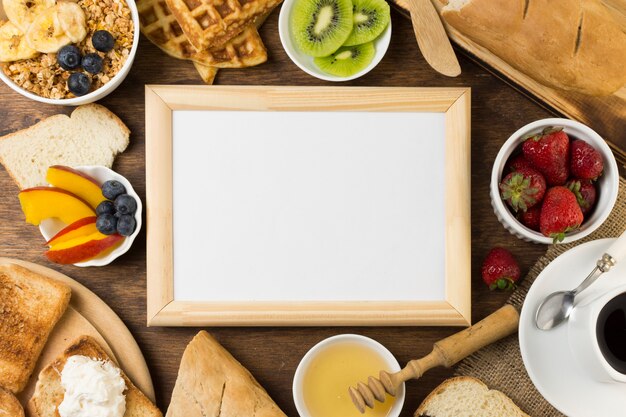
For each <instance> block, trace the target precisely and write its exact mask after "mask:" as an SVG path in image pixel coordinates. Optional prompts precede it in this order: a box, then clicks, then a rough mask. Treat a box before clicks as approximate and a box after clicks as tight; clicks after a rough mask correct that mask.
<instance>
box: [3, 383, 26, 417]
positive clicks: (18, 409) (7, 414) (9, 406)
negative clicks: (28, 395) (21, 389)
mask: <svg viewBox="0 0 626 417" xmlns="http://www.w3.org/2000/svg"><path fill="white" fill-rule="evenodd" d="M0 417H24V409H23V408H22V405H21V404H20V403H19V401H17V398H15V395H13V394H12V393H11V392H9V391H7V390H5V389H3V388H0Z"/></svg>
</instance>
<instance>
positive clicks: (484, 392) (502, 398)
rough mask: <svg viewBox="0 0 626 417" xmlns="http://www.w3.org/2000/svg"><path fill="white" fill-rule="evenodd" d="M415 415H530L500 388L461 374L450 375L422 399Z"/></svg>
mask: <svg viewBox="0 0 626 417" xmlns="http://www.w3.org/2000/svg"><path fill="white" fill-rule="evenodd" d="M415 417H530V416H529V415H528V414H526V413H524V412H523V411H522V410H520V409H519V407H518V406H516V405H515V404H514V403H513V401H511V399H510V398H509V397H507V396H506V395H504V394H503V393H501V392H500V391H496V390H490V389H489V388H488V387H487V386H486V385H485V384H483V382H482V381H480V380H478V379H476V378H472V377H468V376H460V377H456V378H450V379H448V380H446V381H444V382H443V383H442V384H441V385H439V386H438V387H437V388H435V389H434V390H433V392H431V393H430V394H429V395H428V397H426V399H425V400H424V401H423V402H422V404H421V405H420V406H419V408H418V409H417V411H416V412H415Z"/></svg>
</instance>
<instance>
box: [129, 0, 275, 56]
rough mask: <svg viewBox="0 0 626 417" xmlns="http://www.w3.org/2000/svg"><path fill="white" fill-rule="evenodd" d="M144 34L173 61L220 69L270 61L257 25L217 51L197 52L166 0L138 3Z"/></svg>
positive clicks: (147, 0) (148, 0) (144, 0)
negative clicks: (186, 61)
mask: <svg viewBox="0 0 626 417" xmlns="http://www.w3.org/2000/svg"><path fill="white" fill-rule="evenodd" d="M137 8H138V9H139V21H140V25H141V32H142V33H143V34H144V35H145V36H146V37H147V38H148V39H149V40H150V41H151V42H152V43H154V44H155V45H156V46H158V47H159V48H161V49H162V50H163V51H164V52H165V53H167V54H168V55H170V56H173V57H174V58H179V59H187V60H191V61H194V62H196V63H198V64H202V65H204V66H211V67H219V68H242V67H250V66H254V65H258V64H261V63H263V62H265V61H266V60H267V51H266V50H265V46H264V45H263V41H262V40H261V36H260V35H259V32H258V31H257V30H256V28H255V27H254V26H250V27H247V28H245V29H244V31H243V32H242V33H241V34H240V35H238V36H237V37H236V38H234V39H232V40H230V41H229V42H228V43H226V44H225V45H224V46H223V47H221V48H216V49H215V50H212V51H209V50H206V49H205V50H197V49H196V48H195V47H194V46H193V45H191V43H190V42H189V40H188V38H187V37H186V36H185V34H184V33H183V31H182V29H181V27H180V25H179V24H178V22H177V21H176V19H175V18H174V16H173V15H172V13H171V12H170V10H169V8H168V7H167V5H166V3H165V0H139V1H137Z"/></svg>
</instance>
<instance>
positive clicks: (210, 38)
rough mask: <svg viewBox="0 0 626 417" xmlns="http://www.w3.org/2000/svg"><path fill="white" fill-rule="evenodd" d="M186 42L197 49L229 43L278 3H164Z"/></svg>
mask: <svg viewBox="0 0 626 417" xmlns="http://www.w3.org/2000/svg"><path fill="white" fill-rule="evenodd" d="M166 1H167V5H168V7H169V8H170V10H171V11H172V14H173V15H174V17H176V20H177V21H178V23H179V24H180V27H181V29H182V31H183V32H184V34H185V35H187V38H189V42H190V43H191V44H192V45H193V46H194V47H195V48H196V49H199V50H204V49H213V48H217V47H220V46H221V45H223V44H225V43H226V42H228V40H230V39H232V38H233V37H235V36H236V35H238V34H239V33H241V32H242V31H243V30H244V28H245V27H246V26H249V25H250V24H253V23H254V22H255V20H256V19H257V18H259V17H261V16H263V15H265V14H266V13H268V12H269V11H270V10H272V8H274V6H276V5H277V4H278V3H280V1H281V0H166Z"/></svg>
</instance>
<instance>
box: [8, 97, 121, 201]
mask: <svg viewBox="0 0 626 417" xmlns="http://www.w3.org/2000/svg"><path fill="white" fill-rule="evenodd" d="M129 135H130V130H128V128H127V127H126V125H124V123H123V122H122V121H121V120H120V119H119V118H118V117H117V116H116V115H115V114H113V113H112V112H110V111H109V110H107V109H106V108H105V107H103V106H100V105H99V104H86V105H84V106H79V107H77V108H76V109H75V110H74V111H73V112H72V115H71V117H68V116H66V115H64V114H57V115H54V116H51V117H48V118H47V119H44V120H42V121H40V122H39V123H37V124H35V125H33V126H31V127H29V128H27V129H23V130H20V131H18V132H14V133H11V134H9V135H6V136H2V137H0V163H2V165H4V168H5V169H6V170H7V172H8V173H9V175H11V177H12V178H13V180H14V181H15V182H16V183H17V185H18V186H19V187H20V189H24V188H31V187H36V186H40V185H46V172H47V170H48V167H50V166H52V165H66V166H70V167H73V166H78V165H104V166H106V167H108V168H111V166H112V165H113V160H114V159H115V156H116V155H117V154H119V153H121V152H123V151H124V150H125V149H126V147H127V146H128V143H129Z"/></svg>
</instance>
